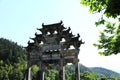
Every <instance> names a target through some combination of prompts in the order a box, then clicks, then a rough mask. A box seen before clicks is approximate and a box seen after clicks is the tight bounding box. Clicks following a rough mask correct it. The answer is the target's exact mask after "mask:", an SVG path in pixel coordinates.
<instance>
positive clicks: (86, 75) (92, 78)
mask: <svg viewBox="0 0 120 80" xmlns="http://www.w3.org/2000/svg"><path fill="white" fill-rule="evenodd" d="M80 79H81V80H96V79H97V75H96V74H94V73H92V72H89V71H85V72H83V73H81V74H80Z"/></svg>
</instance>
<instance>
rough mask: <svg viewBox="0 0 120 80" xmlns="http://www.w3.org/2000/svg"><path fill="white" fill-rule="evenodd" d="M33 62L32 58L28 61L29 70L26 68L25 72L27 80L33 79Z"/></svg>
mask: <svg viewBox="0 0 120 80" xmlns="http://www.w3.org/2000/svg"><path fill="white" fill-rule="evenodd" d="M30 67H31V62H30V60H29V61H28V63H27V70H26V73H25V80H32V79H31V78H32V77H31V68H30Z"/></svg>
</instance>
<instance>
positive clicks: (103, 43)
mask: <svg viewBox="0 0 120 80" xmlns="http://www.w3.org/2000/svg"><path fill="white" fill-rule="evenodd" d="M81 4H83V5H84V6H88V7H89V11H90V12H91V13H100V14H101V17H100V19H99V20H98V21H96V22H95V24H96V26H100V25H102V26H105V27H104V28H103V29H102V30H101V31H100V37H99V40H98V43H95V44H94V46H96V47H97V48H98V49H100V52H99V53H100V54H102V55H105V56H107V55H111V54H118V53H119V52H120V46H119V45H120V16H119V15H120V5H119V4H120V0H81Z"/></svg>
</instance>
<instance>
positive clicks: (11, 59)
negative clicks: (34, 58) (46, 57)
mask: <svg viewBox="0 0 120 80" xmlns="http://www.w3.org/2000/svg"><path fill="white" fill-rule="evenodd" d="M26 58H27V56H26V53H25V50H24V49H23V48H22V46H20V45H18V44H17V43H15V42H12V41H10V40H7V39H4V38H0V80H23V79H24V74H25V70H26V67H27V66H26Z"/></svg>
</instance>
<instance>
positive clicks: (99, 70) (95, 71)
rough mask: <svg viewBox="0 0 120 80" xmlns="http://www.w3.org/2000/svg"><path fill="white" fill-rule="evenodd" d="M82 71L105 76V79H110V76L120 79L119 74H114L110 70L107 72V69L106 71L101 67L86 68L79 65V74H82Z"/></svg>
mask: <svg viewBox="0 0 120 80" xmlns="http://www.w3.org/2000/svg"><path fill="white" fill-rule="evenodd" d="M84 71H90V72H93V73H96V74H98V75H100V74H102V75H105V76H107V77H110V76H111V75H114V76H116V77H120V74H119V73H117V72H115V71H112V70H109V69H106V68H102V67H86V66H84V65H82V64H80V72H81V73H82V72H84Z"/></svg>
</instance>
